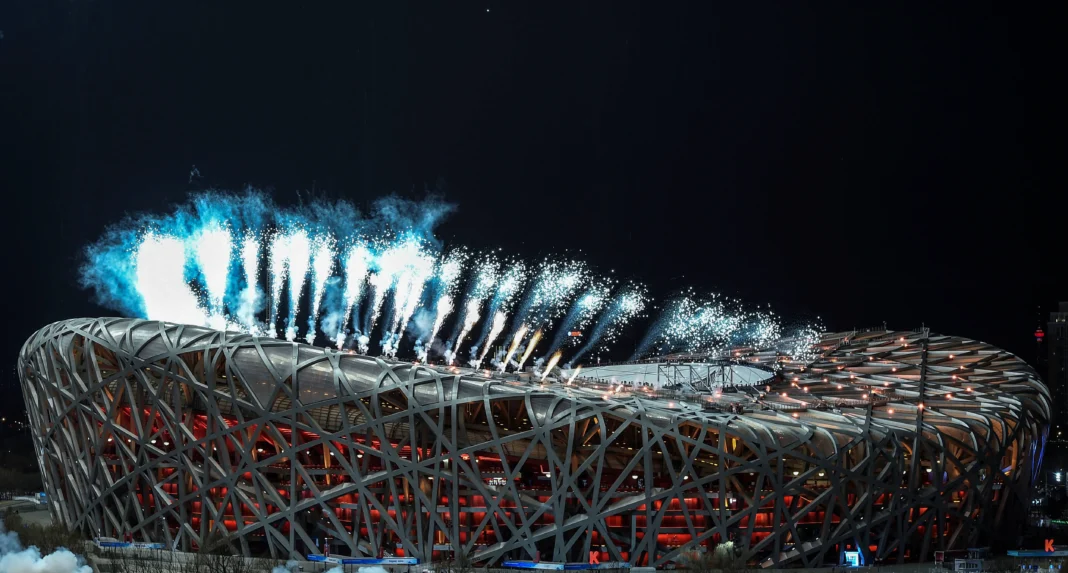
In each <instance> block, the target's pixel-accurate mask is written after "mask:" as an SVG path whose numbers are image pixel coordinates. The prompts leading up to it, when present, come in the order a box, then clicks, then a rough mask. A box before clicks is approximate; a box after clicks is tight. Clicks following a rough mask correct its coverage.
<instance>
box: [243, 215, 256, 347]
mask: <svg viewBox="0 0 1068 573" xmlns="http://www.w3.org/2000/svg"><path fill="white" fill-rule="evenodd" d="M241 268H242V270H244V273H245V288H244V290H242V291H241V302H240V304H239V307H238V319H239V320H240V321H241V324H243V325H244V326H245V328H247V329H248V331H249V332H250V333H251V334H252V335H254V336H255V335H258V334H259V330H260V328H259V326H258V325H257V323H256V307H257V305H258V304H259V296H260V295H259V288H258V286H257V285H258V284H259V277H260V239H259V237H258V236H257V235H256V234H255V233H253V232H249V233H247V234H246V235H245V238H244V239H242V240H241Z"/></svg>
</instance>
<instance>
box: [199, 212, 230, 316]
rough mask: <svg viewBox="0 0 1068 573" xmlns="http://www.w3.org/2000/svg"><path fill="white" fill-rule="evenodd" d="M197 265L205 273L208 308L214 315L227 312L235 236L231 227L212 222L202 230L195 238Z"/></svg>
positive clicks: (221, 314)
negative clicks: (231, 258)
mask: <svg viewBox="0 0 1068 573" xmlns="http://www.w3.org/2000/svg"><path fill="white" fill-rule="evenodd" d="M193 241H194V245H195V249H196V257H197V265H198V266H199V267H200V272H201V274H203V275H204V287H205V288H206V289H207V291H208V308H209V309H210V310H211V313H212V315H213V317H214V316H218V317H222V316H224V315H225V314H226V312H225V309H224V308H223V299H224V298H225V297H226V285H227V283H228V282H229V275H230V255H231V251H232V250H233V238H232V237H231V235H230V227H229V226H227V225H220V224H219V223H212V224H210V225H208V226H206V227H204V228H203V229H201V230H200V233H199V234H198V235H197V236H196V237H195V238H194V239H193Z"/></svg>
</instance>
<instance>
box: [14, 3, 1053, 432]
mask: <svg viewBox="0 0 1068 573" xmlns="http://www.w3.org/2000/svg"><path fill="white" fill-rule="evenodd" d="M224 4H225V5H224ZM719 4H722V3H715V2H695V3H693V4H691V5H685V4H682V3H663V2H649V3H635V2H611V3H608V2H606V3H602V4H589V3H575V2H559V3H554V2H530V3H517V2H499V1H491V2H482V3H470V2H433V3H431V2H428V3H425V4H417V3H405V2H369V3H367V5H366V6H364V7H353V6H354V5H355V3H351V5H350V3H337V4H336V5H332V6H331V7H330V8H327V5H328V3H304V4H302V3H293V2H277V3H275V2H256V3H248V4H239V3H229V2H227V3H214V2H205V3H196V2H168V3H157V2H129V3H122V4H119V3H112V2H103V1H96V2H86V1H83V0H71V1H62V2H48V1H31V0H9V1H5V2H0V34H2V38H0V146H2V148H0V161H2V162H3V163H2V164H0V190H2V191H3V197H4V199H5V200H6V205H5V207H4V208H3V209H2V210H0V212H2V213H3V218H4V221H3V225H2V226H0V229H2V232H3V234H4V237H5V239H6V248H5V249H4V258H3V261H4V263H5V265H4V269H5V271H6V275H7V276H6V277H5V279H4V282H3V288H4V291H3V292H4V293H5V294H6V297H5V300H4V305H3V308H4V311H5V314H6V322H7V324H6V325H5V327H4V328H3V329H2V331H0V332H2V346H0V357H3V360H6V364H7V365H8V367H7V368H5V369H4V370H3V375H2V384H3V386H2V387H0V388H2V393H0V404H2V408H0V409H2V410H3V411H4V412H5V413H7V412H12V411H17V410H19V409H20V407H21V405H20V402H21V393H20V392H19V391H18V388H17V382H16V377H15V374H14V365H15V361H16V356H17V352H18V349H19V347H20V345H21V344H22V342H23V341H24V340H25V339H26V337H28V336H29V335H30V334H31V333H32V332H33V331H34V330H36V329H37V328H39V327H41V326H43V325H45V324H47V323H49V322H52V321H55V320H59V319H63V318H70V317H75V316H90V315H112V314H114V312H113V311H110V310H107V309H102V308H100V307H97V306H95V305H93V304H92V303H91V302H90V295H89V293H88V292H86V291H84V290H82V289H80V288H79V286H78V284H77V266H78V264H79V262H80V258H79V257H80V253H81V249H82V248H83V246H84V245H85V244H87V243H89V242H91V241H93V240H95V239H96V238H97V237H98V236H99V235H100V233H101V231H102V230H103V228H104V226H105V225H107V224H109V223H113V222H115V221H117V220H118V219H120V218H121V217H122V216H123V214H124V213H134V212H140V211H145V210H150V211H160V212H163V211H165V210H166V209H167V206H168V205H169V204H172V203H174V202H179V201H182V200H183V199H184V198H185V195H186V193H187V192H188V191H190V189H191V186H190V185H189V181H188V179H189V171H190V168H191V166H192V165H194V164H195V165H196V166H197V168H198V169H199V170H200V172H201V173H202V174H203V177H204V179H203V181H202V182H200V183H199V184H198V185H197V186H196V187H197V188H200V187H203V186H204V185H214V186H217V187H221V188H241V187H243V186H245V185H246V184H252V185H255V186H258V187H261V188H264V189H270V190H272V191H273V196H274V197H275V199H276V201H278V202H279V203H282V204H288V203H292V202H294V201H296V199H297V191H298V190H310V189H313V188H314V189H315V190H316V191H318V192H320V193H325V194H327V195H328V196H331V197H338V198H347V199H350V200H352V201H354V202H356V203H358V204H362V205H366V204H368V203H369V202H370V201H372V200H373V199H375V198H377V197H380V196H382V195H385V194H387V193H391V192H395V193H397V194H399V195H401V196H404V197H411V198H419V197H422V196H424V194H425V190H426V189H427V188H428V187H429V188H433V187H436V186H438V185H439V184H441V182H443V184H444V188H445V189H446V198H447V199H449V200H451V201H453V202H455V203H456V204H457V205H458V206H459V208H458V210H457V212H456V213H455V214H454V215H453V216H452V217H451V218H450V219H449V220H448V221H447V223H446V224H445V225H444V226H443V228H442V229H441V232H440V233H439V237H440V238H441V239H443V240H444V241H446V242H447V243H449V242H459V243H463V244H466V245H468V246H470V247H473V248H493V247H496V246H501V247H503V248H504V250H505V252H508V253H517V254H522V255H524V256H527V257H529V258H536V257H540V256H542V255H545V254H549V253H554V252H562V251H563V250H565V249H572V250H579V249H581V250H582V251H583V253H584V254H583V255H582V257H583V258H584V259H585V260H587V261H589V262H590V263H591V264H592V265H593V266H594V267H595V268H596V269H598V270H600V271H607V270H612V269H614V270H615V272H616V274H617V276H621V277H624V278H627V277H630V278H635V279H637V280H640V281H642V282H644V283H646V284H648V285H649V286H650V288H651V291H652V293H653V294H654V295H657V296H658V298H660V299H662V298H663V296H664V295H667V294H669V293H671V292H672V291H674V290H677V289H680V288H682V287H685V286H693V287H696V288H697V289H698V290H702V291H719V292H723V293H725V294H728V295H731V296H736V297H739V298H742V299H743V300H744V301H746V302H747V303H749V304H752V305H756V304H763V303H771V304H772V306H773V308H774V309H775V310H776V311H778V312H779V313H780V314H781V315H784V316H785V317H788V318H789V317H792V316H802V317H811V316H815V315H819V316H821V317H822V318H823V321H824V323H825V324H826V325H827V326H828V327H829V328H832V329H836V330H847V329H850V328H853V327H854V326H858V327H864V326H875V325H881V324H882V323H883V321H886V322H887V324H888V325H889V326H890V327H891V328H901V329H908V328H916V327H919V326H920V325H921V324H926V325H927V326H930V327H931V328H932V329H934V330H935V331H939V332H944V333H949V334H959V335H965V336H972V337H975V338H979V339H983V340H986V341H989V342H991V343H994V344H997V345H999V346H1002V347H1004V348H1006V349H1009V350H1011V351H1014V352H1016V353H1018V354H1020V355H1022V356H1023V357H1024V358H1025V359H1026V360H1028V361H1029V362H1032V363H1033V362H1034V361H1035V357H1036V356H1035V355H1036V348H1035V343H1034V339H1033V337H1032V332H1033V331H1034V329H1035V327H1036V326H1037V325H1038V324H1039V313H1038V311H1039V310H1040V308H1039V307H1040V306H1041V310H1042V311H1043V312H1048V311H1049V310H1050V308H1051V307H1052V306H1053V305H1054V304H1055V303H1056V301H1057V300H1060V299H1063V300H1068V287H1066V286H1065V283H1064V282H1063V281H1061V277H1062V275H1063V274H1064V272H1063V266H1064V262H1065V244H1066V242H1065V231H1064V227H1063V226H1062V224H1063V221H1064V218H1065V213H1066V203H1068V201H1066V200H1065V197H1064V183H1063V176H1062V175H1063V172H1064V168H1063V154H1064V150H1065V146H1064V135H1063V133H1064V130H1063V125H1064V121H1063V120H1064V111H1063V108H1064V93H1063V87H1062V86H1061V85H1060V81H1061V80H1063V77H1062V76H1063V71H1064V62H1063V59H1061V57H1062V56H1063V53H1065V50H1064V46H1063V40H1062V39H1061V37H1062V34H1061V32H1060V31H1059V30H1057V29H1056V24H1057V22H1061V21H1062V20H1061V19H1060V16H1059V15H1056V14H1054V13H1053V12H1052V10H1053V8H1051V9H1050V10H1051V12H1050V13H1042V12H1040V11H1035V8H1034V7H1033V6H1009V5H1004V4H1002V5H998V6H997V7H996V8H995V7H993V6H991V5H989V4H985V3H978V2H967V3H963V2H962V3H949V2H944V3H937V5H929V4H928V3H906V4H900V5H899V4H898V3H893V4H892V5H890V4H884V5H880V6H872V5H871V3H867V2H865V3H830V2H820V3H813V4H812V5H807V4H802V3H799V2H786V3H783V4H780V5H775V4H769V3H754V2H743V3H730V4H731V5H730V6H722V5H719ZM1041 9H1042V10H1044V9H1045V8H1044V7H1043V8H1041Z"/></svg>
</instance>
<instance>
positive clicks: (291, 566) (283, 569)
mask: <svg viewBox="0 0 1068 573" xmlns="http://www.w3.org/2000/svg"><path fill="white" fill-rule="evenodd" d="M299 567H300V563H297V562H296V561H293V560H292V559H290V560H289V561H286V564H285V565H284V566H283V565H279V566H278V567H275V568H274V569H271V573H294V572H295V571H297V569H298V568H299Z"/></svg>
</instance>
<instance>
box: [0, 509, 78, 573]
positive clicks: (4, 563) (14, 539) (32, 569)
mask: <svg viewBox="0 0 1068 573" xmlns="http://www.w3.org/2000/svg"><path fill="white" fill-rule="evenodd" d="M0 572H3V573H93V568H92V567H89V566H88V565H86V564H85V560H84V559H82V558H81V557H79V556H77V555H75V554H73V553H71V552H70V551H68V550H66V549H63V548H60V549H57V550H55V552H53V553H49V554H48V555H45V556H43V557H42V556H41V552H40V551H39V550H38V549H37V548H36V547H32V546H31V547H28V548H26V549H23V548H22V544H21V543H19V536H18V535H16V534H15V532H14V531H7V530H6V529H5V528H4V522H3V520H0Z"/></svg>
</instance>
